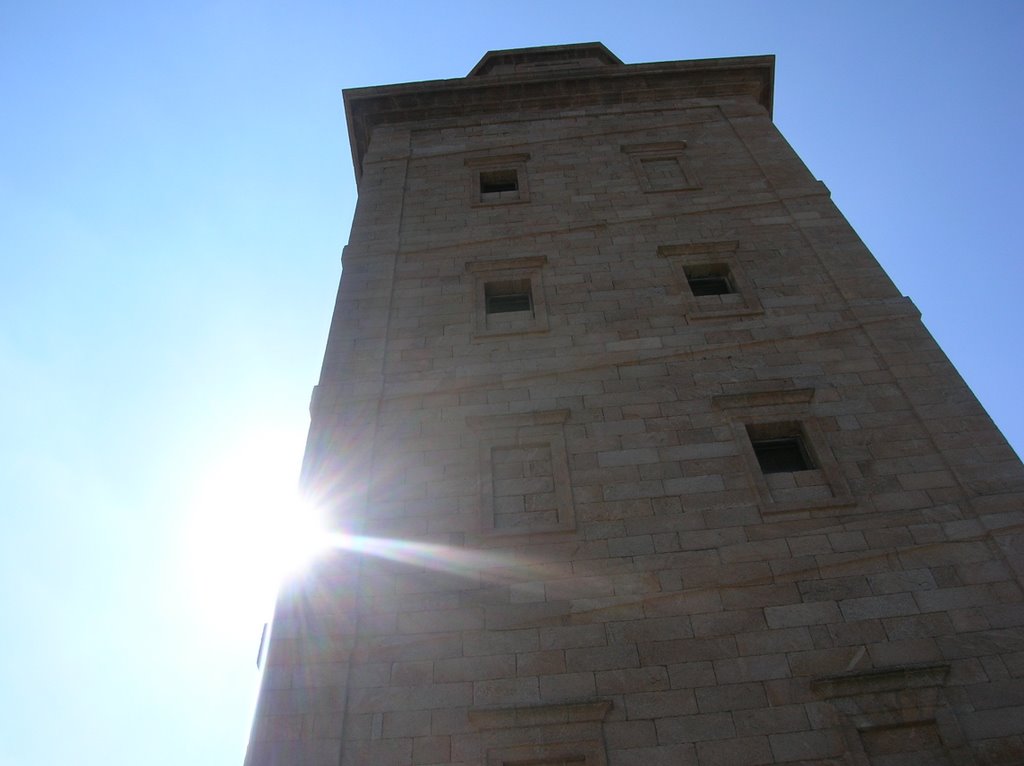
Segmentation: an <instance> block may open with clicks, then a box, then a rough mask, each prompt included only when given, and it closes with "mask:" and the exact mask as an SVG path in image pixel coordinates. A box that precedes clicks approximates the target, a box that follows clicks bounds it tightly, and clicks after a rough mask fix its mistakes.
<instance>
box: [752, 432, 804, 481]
mask: <svg viewBox="0 0 1024 766" xmlns="http://www.w3.org/2000/svg"><path fill="white" fill-rule="evenodd" d="M747 437H748V438H749V439H750V444H751V446H752V447H753V448H754V455H755V456H756V457H757V464H758V465H759V466H760V467H761V473H763V474H772V473H796V472H797V471H813V470H814V469H815V468H816V467H817V466H816V465H815V463H814V460H813V459H812V458H811V452H810V450H809V449H808V448H807V442H806V439H805V438H804V433H803V429H802V428H801V426H800V423H799V422H789V423H759V424H756V425H748V426H747Z"/></svg>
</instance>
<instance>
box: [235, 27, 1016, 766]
mask: <svg viewBox="0 0 1024 766" xmlns="http://www.w3.org/2000/svg"><path fill="white" fill-rule="evenodd" d="M773 65H774V60H773V58H772V57H751V58H731V59H711V60H701V61H676V62H669V63H656V64H630V65H626V64H623V63H622V62H621V61H620V60H619V59H618V58H617V57H616V56H615V55H614V54H612V53H611V52H610V51H609V50H607V49H606V48H605V47H604V46H603V45H600V44H598V43H591V44H582V45H568V46H558V47H549V48H530V49H523V50H508V51H495V52H491V53H488V54H487V55H486V56H484V58H483V59H482V60H481V61H480V63H479V64H477V66H476V67H474V68H473V70H472V71H471V72H470V73H469V75H468V76H467V77H465V78H462V79H455V80H444V81H436V82H423V83H415V84H407V85H392V86H385V87H379V88H362V89H356V90H349V91H347V92H346V93H345V104H346V109H347V114H348V126H349V134H350V138H351V145H352V154H353V161H354V163H355V171H356V177H357V179H358V185H359V202H358V207H357V210H356V214H355V220H354V222H353V225H352V233H351V240H350V242H349V245H348V247H347V248H346V249H345V252H344V256H343V270H344V274H343V278H342V280H341V287H340V290H339V293H338V302H337V308H336V310H335V314H334V319H333V322H332V325H331V330H330V339H329V341H328V344H327V351H326V356H325V359H324V364H323V371H322V375H321V378H320V383H319V385H318V386H317V388H316V389H315V392H314V396H313V400H312V405H311V412H312V425H311V429H310V437H309V443H308V448H307V454H306V461H305V466H304V479H303V481H304V485H305V488H306V490H307V491H308V492H309V493H310V494H311V495H313V496H315V497H316V499H317V500H318V501H319V502H321V503H322V504H324V505H325V506H326V507H328V508H329V509H330V511H331V513H332V514H333V518H334V521H335V523H336V524H337V527H338V528H339V529H340V530H344V531H346V532H349V533H352V534H356V535H363V536H367V537H370V538H375V540H354V541H353V544H352V546H351V547H350V549H346V550H338V551H335V552H334V553H332V554H331V555H330V556H329V557H327V558H325V559H324V560H322V561H320V562H319V564H318V565H317V566H316V568H315V570H314V571H312V572H311V573H310V574H309V575H308V576H307V577H306V578H305V579H303V580H301V581H299V582H295V583H292V584H291V585H290V586H289V587H288V589H286V591H285V592H284V593H282V595H281V598H280V601H279V606H278V612H277V615H276V619H275V623H274V627H273V634H272V639H271V642H270V649H269V654H268V657H267V661H266V666H265V671H264V678H263V687H262V691H261V695H260V701H259V705H258V709H257V713H256V719H255V723H254V726H253V734H252V738H251V742H250V746H249V752H248V756H247V760H246V763H247V764H248V766H339V764H340V765H341V766H359V765H362V764H371V765H373V766H406V765H408V764H420V765H422V764H458V766H481V765H486V766H502V765H504V766H511V765H513V764H517V765H522V766H525V765H526V764H529V765H530V766H562V765H564V764H574V765H575V766H578V765H580V764H583V765H585V766H604V765H605V764H607V765H608V766H635V765H639V764H642V765H643V766H658V765H660V764H673V765H678V764H701V765H702V766H712V765H713V764H714V765H717V764H729V765H730V766H740V765H742V764H767V763H786V764H821V763H829V764H858V765H867V764H875V765H879V766H880V765H882V764H900V766H910V764H929V765H931V764H942V763H947V764H979V765H980V764H1019V763H1021V762H1022V761H1024V739H1022V734H1024V679H1022V676H1024V632H1022V628H1021V625H1022V623H1024V609H1022V605H1021V599H1022V591H1021V577H1022V573H1024V561H1022V545H1021V541H1022V536H1021V527H1020V524H1021V520H1022V517H1024V471H1022V468H1021V465H1020V462H1019V461H1018V460H1017V458H1016V457H1015V455H1014V453H1013V452H1012V450H1011V449H1010V448H1009V447H1008V445H1007V444H1006V442H1005V441H1004V439H1003V438H1002V436H1001V435H1000V433H999V432H998V430H997V429H996V428H995V426H994V425H993V424H992V422H991V421H990V419H989V418H988V416H987V415H986V414H985V412H984V411H983V410H982V409H981V407H980V406H979V404H978V402H977V401H976V400H975V398H974V397H973V395H972V394H971V392H970V391H969V390H968V388H967V386H966V385H965V384H964V382H963V381H962V380H961V379H960V377H959V376H958V375H957V373H956V371H955V370H954V369H953V367H952V366H951V365H950V363H949V361H948V360H947V359H946V357H945V356H944V355H943V353H942V351H941V350H940V349H939V348H938V347H937V346H936V345H935V342H934V341H933V340H932V338H931V337H930V336H929V334H928V332H927V331H926V330H925V329H924V326H923V325H922V324H921V322H920V320H919V315H918V312H917V311H916V310H915V308H914V305H913V304H912V303H911V302H910V300H908V299H907V298H905V297H903V296H901V295H900V294H899V292H897V290H896V289H895V287H894V286H893V284H892V282H891V281H890V280H889V279H888V278H887V276H886V275H885V273H884V272H883V271H882V270H881V268H880V267H879V265H878V264H877V263H876V261H875V260H874V258H873V257H872V256H871V254H870V253H869V252H868V250H867V249H866V248H865V246H864V244H863V243H862V242H861V241H860V239H859V238H858V237H857V234H856V233H855V232H854V231H853V229H852V228H851V227H850V225H849V224H848V223H847V222H846V220H845V219H844V218H843V216H842V214H840V212H839V211H838V210H837V209H836V208H835V206H834V205H833V204H832V202H831V200H830V198H829V192H828V189H827V188H826V187H825V186H824V185H823V184H822V183H821V182H820V181H817V180H816V179H815V178H814V176H813V175H811V173H810V172H808V170H807V168H806V167H804V165H803V163H802V162H801V161H800V159H799V157H797V155H796V154H795V153H794V152H793V150H792V149H791V148H790V146H789V145H788V144H787V143H786V141H785V139H783V137H782V136H781V135H780V133H779V131H778V130H777V129H776V128H775V126H774V125H773V123H772V118H771V113H772V89H773Z"/></svg>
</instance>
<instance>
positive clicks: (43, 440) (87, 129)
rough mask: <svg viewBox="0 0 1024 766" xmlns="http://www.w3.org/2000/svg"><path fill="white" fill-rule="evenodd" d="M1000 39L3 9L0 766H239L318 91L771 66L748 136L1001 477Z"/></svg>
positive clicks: (326, 259) (302, 277)
mask: <svg viewBox="0 0 1024 766" xmlns="http://www.w3.org/2000/svg"><path fill="white" fill-rule="evenodd" d="M1021 39H1024V4H1022V3H1019V2H1006V3H994V2H979V3H975V4H972V5H971V7H970V8H968V7H967V4H964V3H953V2H909V1H907V0H891V1H889V2H885V3H881V2H879V3H865V2H863V0H860V2H831V3H821V2H810V1H807V2H771V3H769V2H725V1H722V2H714V3H710V2H709V3H695V2H682V0H678V1H677V2H652V1H649V0H633V2H630V3H628V4H624V3H611V2H598V1H594V2H585V3H584V2H559V1H558V0H547V2H543V3H540V2H529V1H520V2H515V3H480V2H443V1H441V0H437V1H436V2H433V3H413V2H408V3H401V2H393V1H391V2H389V1H388V0H378V1H377V2H373V3H353V2H347V1H345V0H337V1H336V2H307V1H306V0H293V2H289V3H270V2H265V1H264V0H250V1H249V2H240V1H235V0H221V1H220V2H206V3H203V2H192V1H191V0H181V1H180V2H175V3H159V4H158V3H148V2H144V1H139V0H136V1H135V2H123V3H110V2H103V1H102V0H94V1H92V2H88V3H86V2H81V3H76V2H51V1H50V0H35V1H34V2H17V0H0V98H2V101H0V387H2V388H0V390H2V392H3V394H4V395H3V397H2V402H3V404H2V405H0V514H2V515H0V519H2V521H3V526H2V532H0V578H2V582H3V586H2V589H0V766H50V765H51V764H57V763H72V762H73V763H76V764H80V765H81V766H92V765H93V764H103V765H104V766H120V765H121V764H139V763H145V764H148V766H164V765H165V764H175V765H177V764H180V763H183V762H190V763H199V764H207V763H209V764H213V763H216V764H230V763H238V764H241V762H242V758H243V755H244V751H245V745H246V741H247V737H248V729H249V724H250V721H251V717H252V712H253V707H254V704H255V699H256V694H257V689H258V684H259V672H258V670H257V669H256V666H255V658H256V653H257V649H258V646H259V640H260V633H261V629H262V626H263V623H264V621H265V620H266V619H267V618H268V615H269V609H270V605H271V603H272V600H273V590H274V587H273V578H272V577H271V576H270V575H269V570H270V569H271V568H272V567H270V566H269V565H268V562H269V561H270V560H271V559H272V557H273V556H274V555H275V554H274V551H273V549H272V548H270V547H268V543H267V540H268V539H280V534H281V527H280V526H278V525H280V524H281V523H282V522H281V519H282V517H284V518H285V519H287V518H291V514H292V513H293V511H294V514H299V513H301V511H299V510H295V502H296V501H295V499H294V488H295V484H296V479H297V475H298V467H299V463H300V460H301V456H302V449H303V442H304V438H305V431H306V427H307V425H308V403H309V396H310V391H311V389H312V386H313V385H314V384H315V383H316V381H317V377H318V373H319V367H320V361H321V358H322V354H323V349H324V345H325V342H326V334H327V328H328V323H329V320H330V316H331V312H332V309H333V302H334V294H335V291H336V289H337V281H338V277H339V275H340V270H341V265H340V255H341V249H342V247H343V245H344V244H345V241H346V239H347V232H348V227H349V224H350V222H351V216H352V210H353V206H354V203H355V193H356V192H355V182H354V176H353V172H352V167H351V159H350V153H349V148H348V141H347V133H346V126H345V117H344V108H343V104H342V98H341V91H342V89H343V88H350V87H361V86H369V85H381V84H388V83H396V82H411V81H418V80H429V79H441V78H450V77H462V76H464V75H465V74H466V73H468V72H469V70H470V69H471V68H472V67H473V66H474V65H475V64H476V62H477V61H478V60H479V59H480V57H481V56H482V55H483V54H484V53H485V52H486V51H487V50H495V49H502V48H513V47H525V46H532V45H551V44H559V43H571V42H584V41H591V40H599V41H601V42H603V43H604V44H605V45H607V46H608V47H609V48H610V49H611V50H612V51H613V52H614V53H615V54H617V55H618V56H619V57H620V58H621V59H622V60H623V61H625V62H626V63H640V62H651V61H666V60H678V59H692V58H711V57H724V56H740V55H757V54H767V53H772V54H775V55H776V56H777V62H776V82H775V121H776V124H777V125H778V126H779V127H780V129H781V130H782V132H783V134H784V135H785V136H786V137H787V138H788V139H789V140H790V142H791V143H792V144H793V146H794V147H795V148H796V150H797V152H798V153H799V154H800V155H801V157H802V158H803V159H804V161H805V162H806V163H807V165H808V166H809V167H810V168H811V170H812V172H813V173H814V174H815V175H816V176H817V177H818V178H820V179H821V180H822V181H824V182H825V184H826V185H827V186H828V187H829V188H830V189H831V191H832V195H833V199H834V200H835V202H836V203H837V205H838V206H839V208H840V209H841V210H842V211H843V213H844V214H845V215H846V217H847V218H848V219H849V221H850V222H851V223H852V225H853V226H854V228H855V229H856V230H857V231H858V233H859V234H860V236H861V237H862V238H863V239H864V241H865V243H866V244H867V245H868V247H869V248H870V249H871V250H872V251H873V252H874V254H875V256H876V257H877V258H878V259H879V261H880V262H881V263H882V265H883V266H884V268H885V269H886V270H887V271H888V273H889V274H890V275H891V276H892V278H893V279H894V281H895V282H896V284H897V286H898V287H899V289H900V290H901V291H902V292H903V293H904V294H906V295H908V296H910V298H911V299H913V300H914V302H915V303H916V304H917V306H918V308H919V309H920V310H921V312H922V314H923V318H924V321H925V324H926V325H927V326H928V328H929V329H930V330H931V332H932V333H933V335H934V336H935V337H936V339H937V340H938V341H939V343H940V345H941V346H942V347H943V348H944V350H945V351H946V353H947V354H948V355H949V356H950V358H951V359H952V361H953V362H954V364H955V365H956V366H957V368H958V369H959V370H960V372H961V374H962V375H963V376H964V378H965V379H966V380H967V382H968V384H969V385H970V386H971V387H972V389H973V390H974V391H975V393H976V394H977V395H978V397H979V399H980V400H981V402H982V403H983V404H984V405H985V407H986V408H987V409H988V411H989V412H990V414H991V415H992V416H993V418H994V420H995V421H996V423H997V424H998V425H999V426H1000V428H1001V429H1002V430H1003V433H1004V434H1005V435H1006V436H1007V438H1008V439H1009V440H1010V442H1011V443H1012V444H1013V445H1014V446H1015V448H1016V449H1017V451H1018V453H1021V451H1022V448H1024V408H1022V407H1021V406H1020V404H1019V398H1020V395H1019V389H1020V385H1019V381H1020V380H1021V378H1022V377H1024V361H1022V357H1024V354H1022V353H1021V344H1020V340H1019V332H1020V329H1021V317H1022V313H1024V311H1022V307H1021V304H1020V302H1019V300H1018V298H1019V295H1020V284H1021V282H1022V278H1024V259H1021V258H1020V257H1018V256H1019V251H1020V237H1019V235H1018V232H1017V229H1018V227H1019V225H1020V222H1021V218H1022V216H1024V210H1022V204H1021V203H1022V198H1024V194H1022V191H1021V189H1022V185H1021V183H1020V179H1021V178H1024V160H1022V153H1021V149H1020V137H1019V134H1020V125H1021V118H1022V117H1024V108H1022V86H1021V80H1020V72H1021V71H1024V45H1021V44H1020V41H1021ZM283 509H284V510H283Z"/></svg>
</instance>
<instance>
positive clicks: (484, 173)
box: [480, 168, 519, 194]
mask: <svg viewBox="0 0 1024 766" xmlns="http://www.w3.org/2000/svg"><path fill="white" fill-rule="evenodd" d="M518 191H519V174H518V173H517V172H516V171H515V169H514V168H512V169H507V170H481V171H480V194H500V193H502V192H518Z"/></svg>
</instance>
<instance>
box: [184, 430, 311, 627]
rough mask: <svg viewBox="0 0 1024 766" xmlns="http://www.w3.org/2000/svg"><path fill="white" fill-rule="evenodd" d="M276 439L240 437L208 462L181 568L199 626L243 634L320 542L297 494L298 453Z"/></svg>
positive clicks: (267, 611) (290, 442) (263, 618)
mask: <svg viewBox="0 0 1024 766" xmlns="http://www.w3.org/2000/svg"><path fill="white" fill-rule="evenodd" d="M294 443H295V440H294V439H288V438H282V435H281V434H275V433H257V434H250V435H247V436H246V438H244V439H241V440H240V441H239V442H238V443H236V444H235V445H233V446H232V447H231V448H230V449H227V450H225V451H224V453H223V454H222V455H220V457H219V458H218V459H216V460H213V461H211V463H210V465H209V466H208V470H207V471H206V472H205V474H204V475H203V476H202V477H201V478H200V480H199V481H198V482H197V487H196V490H195V493H194V500H193V502H192V503H191V506H190V508H189V509H188V515H187V516H188V523H187V528H186V541H185V549H186V561H185V566H186V568H187V571H188V577H189V580H190V582H191V590H192V592H193V594H194V598H195V603H196V605H197V606H198V607H200V611H201V612H202V613H203V616H204V621H206V622H208V623H210V624H212V625H214V626H217V627H220V628H223V629H226V630H236V629H243V627H242V626H246V627H245V629H248V630H251V626H252V625H260V624H262V623H264V622H267V621H269V620H270V619H271V614H272V611H273V605H274V600H275V598H276V595H277V591H278V589H279V588H280V586H281V584H282V583H283V581H284V580H285V579H286V578H289V577H295V576H299V575H300V574H301V571H302V570H303V569H304V568H305V567H306V566H308V564H309V563H310V562H311V561H312V560H313V559H314V558H315V557H316V556H317V555H318V554H319V553H321V552H322V551H323V550H324V548H325V547H326V546H327V544H328V539H329V538H328V536H327V534H326V526H325V519H324V514H323V512H322V510H321V509H319V508H317V507H315V506H314V505H313V504H312V503H310V502H308V501H307V500H305V499H304V498H303V497H302V496H301V494H300V493H299V491H298V488H297V484H298V462H299V460H298V457H299V456H300V455H301V452H300V451H299V450H300V449H301V447H300V448H299V450H295V451H293V452H291V454H285V453H286V451H287V450H291V449H294Z"/></svg>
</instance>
